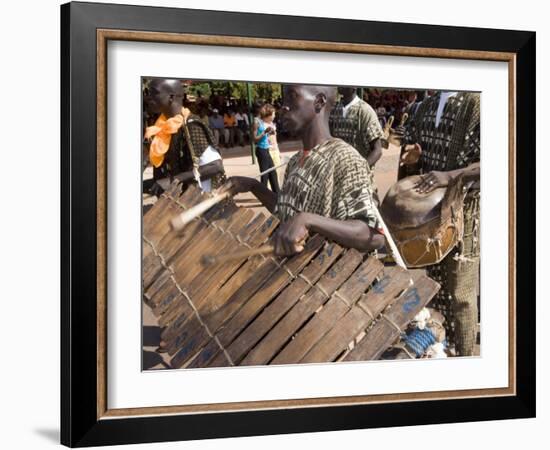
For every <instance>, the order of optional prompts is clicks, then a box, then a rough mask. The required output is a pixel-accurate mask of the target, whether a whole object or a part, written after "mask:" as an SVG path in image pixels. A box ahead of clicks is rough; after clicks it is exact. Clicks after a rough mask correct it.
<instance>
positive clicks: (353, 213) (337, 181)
mask: <svg viewBox="0 0 550 450" xmlns="http://www.w3.org/2000/svg"><path fill="white" fill-rule="evenodd" d="M336 94H337V91H336V88H335V87H325V86H301V85H286V86H284V99H285V100H284V104H283V107H282V112H283V115H282V120H283V126H284V127H285V129H286V130H288V131H290V132H292V133H294V134H295V135H297V136H299V137H300V138H301V140H302V143H303V148H304V150H301V151H299V152H298V153H297V154H296V155H294V156H293V157H292V158H291V160H290V161H289V163H288V167H287V168H286V172H285V179H284V184H283V187H282V189H281V192H280V193H279V195H277V194H275V193H273V192H272V191H270V190H269V189H267V188H266V187H265V186H264V185H263V184H261V183H260V182H259V181H257V180H255V179H253V178H246V177H232V178H230V179H229V182H228V185H227V186H228V187H229V188H230V189H231V190H232V192H233V193H239V192H248V191H250V192H252V193H253V194H254V195H255V196H256V197H257V198H258V199H259V200H260V201H261V202H262V204H263V205H264V206H265V207H266V208H267V209H268V210H269V211H271V212H273V213H274V214H275V215H276V216H277V217H278V218H279V219H280V221H281V225H280V226H279V229H278V230H277V233H276V234H275V236H274V247H275V253H276V254H278V255H291V254H294V253H296V252H299V251H301V250H302V249H303V245H302V243H303V241H304V240H305V238H306V237H307V236H308V235H309V234H313V233H319V234H320V235H322V236H324V237H326V238H328V239H330V240H333V241H335V242H337V243H338V244H340V245H342V246H344V247H350V248H355V249H357V250H359V251H362V252H369V251H372V250H375V249H378V248H380V247H382V246H383V245H384V237H383V235H382V234H380V232H379V231H378V230H377V226H378V225H377V219H376V214H375V212H374V207H375V206H374V203H373V197H372V196H373V187H372V185H371V183H370V181H369V180H370V169H369V166H368V163H367V161H366V160H365V159H364V158H363V157H362V156H361V155H360V154H359V153H358V152H357V151H356V150H355V149H354V148H353V147H351V146H350V145H349V144H347V143H346V142H344V141H342V140H341V139H337V138H333V137H332V136H331V134H330V131H329V123H328V122H329V115H330V111H331V109H332V108H333V107H334V105H335V102H336Z"/></svg>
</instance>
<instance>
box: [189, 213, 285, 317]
mask: <svg viewBox="0 0 550 450" xmlns="http://www.w3.org/2000/svg"><path fill="white" fill-rule="evenodd" d="M275 226H276V225H275V221H274V220H273V219H272V218H271V217H269V218H266V216H265V215H263V214H258V215H257V216H256V217H255V218H254V220H253V221H252V222H250V223H249V224H248V225H247V227H246V228H244V229H243V230H241V232H240V233H239V234H238V239H239V240H240V241H242V242H244V243H245V244H246V245H247V246H248V247H251V248H256V247H258V246H259V245H260V244H262V243H264V242H265V241H266V240H267V239H268V238H269V236H270V235H271V233H272V232H273V230H274V229H275ZM246 249H247V247H246V246H245V245H243V244H241V243H240V242H239V241H235V240H233V239H231V240H230V241H229V243H228V245H227V246H225V247H224V249H223V251H222V252H221V253H222V254H232V253H233V252H235V251H239V250H246ZM247 259H248V258H242V259H237V260H232V261H226V262H224V263H223V264H214V265H212V266H210V268H211V271H210V272H209V273H206V272H203V273H204V279H201V280H197V281H198V282H197V283H193V284H192V286H191V288H190V290H189V292H190V295H191V297H192V298H193V299H194V301H195V302H196V304H197V308H199V309H200V310H202V306H203V304H204V303H205V301H207V300H209V299H210V295H211V294H213V295H215V293H216V291H217V290H219V289H220V288H221V287H222V286H223V285H224V284H225V282H226V281H227V280H228V279H229V278H230V277H231V276H232V275H233V274H234V273H235V271H236V270H237V269H238V268H239V267H240V266H241V265H242V264H243V263H244V262H245V261H246V260H247Z"/></svg>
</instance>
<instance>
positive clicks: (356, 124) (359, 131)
mask: <svg viewBox="0 0 550 450" xmlns="http://www.w3.org/2000/svg"><path fill="white" fill-rule="evenodd" d="M329 125H330V132H331V134H332V135H333V136H334V137H338V138H340V139H343V140H344V141H346V142H347V143H348V144H350V145H351V146H352V147H354V148H355V149H356V150H357V151H358V152H359V153H360V154H361V156H363V158H365V159H366V158H367V156H368V155H369V154H370V152H371V146H370V144H371V142H372V141H374V140H375V139H379V138H382V137H384V132H383V130H382V127H381V126H380V122H379V121H378V116H377V115H376V112H375V111H374V109H372V107H371V106H370V105H369V104H368V103H367V102H365V101H363V100H359V101H358V102H357V103H355V104H354V105H351V106H350V107H349V109H348V111H347V114H346V117H344V105H343V104H342V103H339V104H338V105H336V107H335V108H334V109H333V110H332V112H331V114H330V119H329Z"/></svg>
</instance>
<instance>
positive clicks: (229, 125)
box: [223, 108, 237, 147]
mask: <svg viewBox="0 0 550 450" xmlns="http://www.w3.org/2000/svg"><path fill="white" fill-rule="evenodd" d="M223 126H224V128H225V130H226V136H227V138H226V141H225V145H226V146H227V147H234V146H235V133H236V130H237V118H236V117H235V113H234V112H233V110H232V109H231V108H229V109H228V110H227V111H226V112H225V113H224V115H223Z"/></svg>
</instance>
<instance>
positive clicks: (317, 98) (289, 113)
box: [283, 84, 338, 136]
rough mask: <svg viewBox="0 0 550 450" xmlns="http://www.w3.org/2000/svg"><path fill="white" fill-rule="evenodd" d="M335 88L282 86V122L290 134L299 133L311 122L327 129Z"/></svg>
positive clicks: (334, 99) (334, 100)
mask: <svg viewBox="0 0 550 450" xmlns="http://www.w3.org/2000/svg"><path fill="white" fill-rule="evenodd" d="M337 94H338V92H337V88H336V87H333V86H317V85H297V84H287V85H285V86H284V87H283V97H284V104H283V123H284V126H285V128H286V129H287V130H289V131H290V132H291V133H292V134H295V135H298V136H299V135H301V134H302V133H303V132H304V130H306V129H308V128H309V127H310V126H311V125H312V123H313V122H317V124H319V123H323V126H326V128H327V129H328V119H329V115H330V111H331V110H332V109H333V108H334V105H335V104H336V98H337Z"/></svg>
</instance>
